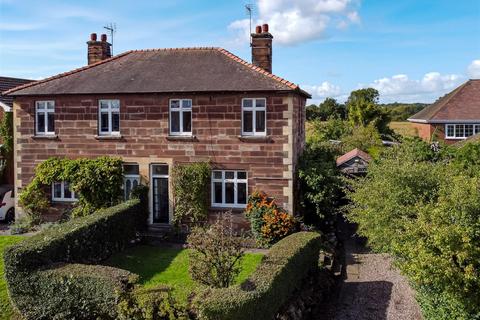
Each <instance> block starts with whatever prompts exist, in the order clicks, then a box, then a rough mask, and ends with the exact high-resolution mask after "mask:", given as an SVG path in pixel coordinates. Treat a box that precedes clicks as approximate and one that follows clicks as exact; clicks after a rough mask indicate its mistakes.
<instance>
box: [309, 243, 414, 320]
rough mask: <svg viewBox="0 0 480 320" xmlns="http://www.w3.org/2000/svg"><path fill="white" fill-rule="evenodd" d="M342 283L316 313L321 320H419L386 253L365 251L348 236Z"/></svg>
mask: <svg viewBox="0 0 480 320" xmlns="http://www.w3.org/2000/svg"><path fill="white" fill-rule="evenodd" d="M344 244H345V261H346V263H345V266H344V267H343V272H342V274H343V276H344V277H343V278H344V281H340V282H339V284H338V286H337V289H336V292H335V293H334V294H333V296H332V298H331V299H330V301H328V302H326V303H325V305H324V306H323V307H321V308H320V309H319V310H318V312H316V315H317V319H319V320H320V319H324V320H420V319H422V315H421V311H420V307H419V306H418V304H417V302H416V301H415V297H414V295H415V292H414V291H413V290H412V288H411V287H410V285H409V284H408V282H407V280H406V279H405V277H403V276H402V275H400V273H399V271H398V270H397V269H395V268H394V267H393V266H392V259H391V258H390V257H389V256H388V255H385V254H375V253H371V252H369V251H368V250H366V249H365V248H364V247H363V246H362V245H360V244H359V243H358V242H357V241H356V240H355V239H354V238H352V237H351V236H347V237H346V239H344Z"/></svg>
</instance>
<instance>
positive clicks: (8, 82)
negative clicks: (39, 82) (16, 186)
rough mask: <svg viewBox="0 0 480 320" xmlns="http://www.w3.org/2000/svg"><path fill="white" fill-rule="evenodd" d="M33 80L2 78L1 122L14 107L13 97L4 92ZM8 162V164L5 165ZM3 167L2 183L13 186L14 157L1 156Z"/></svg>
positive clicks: (0, 142)
mask: <svg viewBox="0 0 480 320" xmlns="http://www.w3.org/2000/svg"><path fill="white" fill-rule="evenodd" d="M32 81H33V80H28V79H19V78H11V77H1V76H0V121H2V119H3V117H4V116H5V113H6V112H12V107H13V97H11V96H5V95H3V94H2V92H4V91H7V90H10V89H13V88H15V87H18V86H21V85H23V84H26V83H30V82H32ZM0 144H3V141H2V139H1V138H0ZM4 161H6V163H4ZM0 163H1V166H5V167H4V169H3V173H2V175H1V178H0V183H4V184H9V185H13V183H14V177H13V175H14V174H13V157H11V159H4V158H3V155H0Z"/></svg>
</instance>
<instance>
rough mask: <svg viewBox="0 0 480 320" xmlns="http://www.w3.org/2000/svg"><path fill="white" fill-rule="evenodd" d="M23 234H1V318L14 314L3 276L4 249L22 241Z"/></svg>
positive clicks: (3, 319)
mask: <svg viewBox="0 0 480 320" xmlns="http://www.w3.org/2000/svg"><path fill="white" fill-rule="evenodd" d="M22 239H23V237H21V236H0V319H1V320H7V319H10V317H11V316H12V312H13V310H12V307H11V306H10V300H9V299H8V292H7V283H6V282H5V279H4V278H3V272H4V271H3V250H5V248H6V247H7V246H10V245H12V244H14V243H17V242H19V241H21V240H22Z"/></svg>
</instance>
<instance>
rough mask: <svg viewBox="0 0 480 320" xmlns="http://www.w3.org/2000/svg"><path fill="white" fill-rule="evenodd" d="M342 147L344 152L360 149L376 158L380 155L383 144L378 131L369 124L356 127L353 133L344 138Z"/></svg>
mask: <svg viewBox="0 0 480 320" xmlns="http://www.w3.org/2000/svg"><path fill="white" fill-rule="evenodd" d="M342 146H343V151H344V152H348V151H350V150H352V149H355V148H358V149H361V150H363V151H367V152H368V153H369V154H370V155H372V156H374V157H375V156H377V155H379V154H380V151H381V148H382V146H383V144H382V139H381V137H380V134H379V133H378V131H377V129H376V128H375V127H374V126H373V125H372V124H369V125H367V126H365V127H362V126H360V127H355V128H353V129H352V132H351V133H349V134H347V135H344V136H342Z"/></svg>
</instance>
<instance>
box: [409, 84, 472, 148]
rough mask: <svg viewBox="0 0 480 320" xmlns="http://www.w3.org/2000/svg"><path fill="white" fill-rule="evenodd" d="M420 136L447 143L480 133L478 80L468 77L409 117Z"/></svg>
mask: <svg viewBox="0 0 480 320" xmlns="http://www.w3.org/2000/svg"><path fill="white" fill-rule="evenodd" d="M408 121H410V122H411V123H412V125H413V126H414V127H415V128H416V129H417V130H418V134H419V136H420V137H421V138H422V139H425V140H430V139H431V138H432V136H433V135H435V137H436V138H437V139H439V140H443V141H445V142H446V143H448V144H451V143H455V142H458V141H459V140H464V139H467V138H468V137H470V136H473V135H475V134H478V133H480V79H477V80H468V81H467V82H465V83H464V84H462V85H461V86H459V87H458V88H456V89H455V90H453V91H452V92H450V93H449V94H447V95H445V96H444V97H442V98H440V99H439V100H437V101H436V102H435V103H433V104H432V105H430V106H428V107H427V108H425V109H423V110H422V111H420V112H418V113H417V114H415V115H414V116H412V117H410V118H409V119H408Z"/></svg>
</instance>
